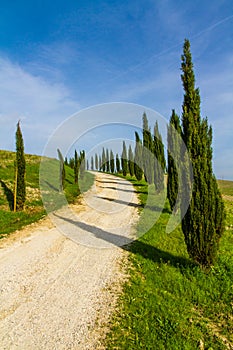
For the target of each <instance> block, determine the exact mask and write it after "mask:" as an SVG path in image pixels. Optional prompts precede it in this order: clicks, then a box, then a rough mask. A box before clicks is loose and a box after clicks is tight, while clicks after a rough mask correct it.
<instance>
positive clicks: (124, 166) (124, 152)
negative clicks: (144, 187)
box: [121, 141, 128, 176]
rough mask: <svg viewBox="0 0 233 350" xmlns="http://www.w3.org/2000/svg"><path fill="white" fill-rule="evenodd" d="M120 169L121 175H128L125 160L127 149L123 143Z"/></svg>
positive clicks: (126, 161)
mask: <svg viewBox="0 0 233 350" xmlns="http://www.w3.org/2000/svg"><path fill="white" fill-rule="evenodd" d="M121 167H122V172H123V175H124V176H126V175H127V173H128V160H127V149H126V144H125V141H123V150H122V155H121Z"/></svg>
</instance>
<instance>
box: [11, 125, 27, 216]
mask: <svg viewBox="0 0 233 350" xmlns="http://www.w3.org/2000/svg"><path fill="white" fill-rule="evenodd" d="M15 136H16V170H15V171H16V183H15V186H16V196H15V203H14V209H15V210H23V209H24V203H25V200H26V184H25V172H26V162H25V156H24V142H23V135H22V132H21V129H20V122H18V123H17V130H16V135H15Z"/></svg>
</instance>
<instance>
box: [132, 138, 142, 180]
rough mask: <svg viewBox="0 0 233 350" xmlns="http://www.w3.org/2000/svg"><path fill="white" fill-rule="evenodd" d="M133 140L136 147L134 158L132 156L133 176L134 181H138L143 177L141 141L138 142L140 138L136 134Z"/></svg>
mask: <svg viewBox="0 0 233 350" xmlns="http://www.w3.org/2000/svg"><path fill="white" fill-rule="evenodd" d="M135 139H136V145H135V152H134V153H135V156H134V174H135V176H136V179H137V180H138V181H140V180H141V179H142V175H143V170H142V169H143V158H142V157H143V155H142V151H143V150H142V141H141V140H140V137H139V135H138V133H137V132H135Z"/></svg>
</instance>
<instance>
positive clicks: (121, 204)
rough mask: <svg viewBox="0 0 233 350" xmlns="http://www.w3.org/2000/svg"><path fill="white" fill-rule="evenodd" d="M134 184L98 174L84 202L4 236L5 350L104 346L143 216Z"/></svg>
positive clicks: (0, 272)
mask: <svg viewBox="0 0 233 350" xmlns="http://www.w3.org/2000/svg"><path fill="white" fill-rule="evenodd" d="M137 206H138V199H137V196H136V194H135V192H134V190H133V187H132V185H131V184H130V183H129V182H127V181H125V180H123V179H118V178H116V177H114V176H111V175H107V174H101V173H96V180H95V184H94V186H93V187H92V188H91V189H90V190H89V191H88V192H87V193H85V194H84V195H83V197H82V198H81V200H80V203H79V204H77V205H72V206H70V207H69V209H68V208H63V209H62V210H60V211H58V212H56V213H54V214H53V215H51V216H50V218H48V217H47V218H46V219H44V220H42V221H41V222H40V223H36V224H33V225H30V226H29V227H27V228H25V229H24V230H22V231H19V232H16V233H14V234H12V235H11V237H10V238H8V239H5V240H1V242H0V248H1V249H0V349H1V350H6V349H10V350H12V349H20V350H29V349H30V350H41V349H43V350H46V349H48V350H53V349H56V350H58V349H59V350H60V349H65V350H68V349H104V347H103V345H101V339H102V338H103V335H104V332H105V330H106V324H107V322H108V320H109V318H110V316H111V312H112V310H113V308H114V306H115V304H116V300H117V296H118V295H119V293H120V284H121V283H120V282H121V281H123V280H124V278H126V274H127V272H126V269H125V270H124V268H122V262H123V265H125V264H127V263H126V260H127V259H125V256H126V254H127V253H126V252H125V251H124V250H123V249H122V248H121V247H120V246H121V245H123V244H125V243H128V242H130V241H131V239H132V237H133V231H134V229H133V227H134V224H135V223H136V222H137V219H138V208H137Z"/></svg>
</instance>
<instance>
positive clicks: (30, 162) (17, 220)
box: [0, 151, 94, 238]
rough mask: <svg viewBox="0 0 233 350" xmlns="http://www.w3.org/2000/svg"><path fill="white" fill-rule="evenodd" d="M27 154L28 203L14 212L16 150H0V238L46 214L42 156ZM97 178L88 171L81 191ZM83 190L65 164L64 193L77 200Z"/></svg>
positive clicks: (68, 197)
mask: <svg viewBox="0 0 233 350" xmlns="http://www.w3.org/2000/svg"><path fill="white" fill-rule="evenodd" d="M25 158H26V196H27V197H26V203H25V210H24V211H22V212H16V213H14V212H13V192H14V176H15V168H14V162H15V153H14V152H9V151H0V228H1V229H0V238H2V237H5V236H6V235H8V234H9V233H11V232H13V231H15V230H18V229H20V228H22V227H23V226H25V225H27V224H30V223H32V222H35V221H37V220H39V219H40V218H42V217H43V216H45V215H46V211H45V209H44V206H43V202H42V198H41V193H40V186H39V172H40V171H39V170H40V163H41V157H39V156H36V155H25ZM93 182H94V175H93V174H91V173H88V172H86V173H85V176H84V179H83V180H82V183H81V188H82V191H86V190H88V188H90V187H91V185H92V184H93ZM79 193H80V190H79V188H78V186H77V185H76V184H74V172H73V170H72V169H71V168H70V167H68V166H67V167H66V182H65V195H66V198H67V201H68V202H69V203H74V202H75V201H76V200H77V196H78V195H79Z"/></svg>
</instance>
